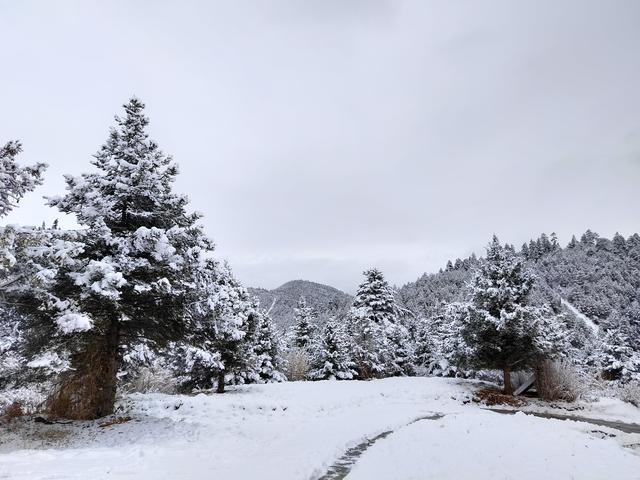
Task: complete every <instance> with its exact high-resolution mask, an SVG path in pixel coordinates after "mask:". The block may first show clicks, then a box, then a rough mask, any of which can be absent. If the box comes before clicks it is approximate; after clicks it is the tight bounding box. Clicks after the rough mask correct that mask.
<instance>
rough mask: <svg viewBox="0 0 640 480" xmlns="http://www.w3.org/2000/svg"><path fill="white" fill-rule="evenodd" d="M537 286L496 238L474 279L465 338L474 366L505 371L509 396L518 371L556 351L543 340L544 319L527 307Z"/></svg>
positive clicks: (463, 323)
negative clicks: (512, 373)
mask: <svg viewBox="0 0 640 480" xmlns="http://www.w3.org/2000/svg"><path fill="white" fill-rule="evenodd" d="M533 285H534V277H533V275H532V274H531V273H530V272H529V271H527V270H526V268H525V266H524V263H523V261H522V260H521V259H520V258H519V257H518V256H517V255H516V254H515V253H514V252H513V251H512V250H511V249H510V248H505V247H502V246H501V245H500V242H499V241H498V238H497V237H496V236H494V237H493V240H492V241H491V243H490V244H489V247H488V248H487V256H486V258H485V259H484V261H482V262H481V263H480V266H479V268H478V271H477V273H476V275H475V277H474V280H473V287H472V288H473V290H472V299H471V303H470V304H469V307H468V311H467V314H466V315H465V316H463V320H462V328H461V335H462V338H463V340H464V342H465V344H466V347H467V352H466V353H467V360H468V361H469V362H470V363H471V364H472V365H473V366H477V367H480V368H499V369H501V370H502V371H503V376H504V390H505V393H506V394H511V393H512V386H511V371H512V370H513V369H514V368H524V367H525V366H527V365H530V364H531V363H532V362H534V361H535V360H536V359H537V358H538V356H540V355H543V354H545V353H551V352H550V351H549V352H545V351H543V350H542V349H543V348H544V349H549V350H553V349H555V348H556V345H555V344H553V342H552V341H551V337H549V338H546V337H545V338H542V337H540V333H541V331H542V327H543V316H544V315H543V311H541V309H540V308H538V307H535V306H533V305H531V304H530V302H529V296H530V293H531V290H532V288H533ZM544 313H546V312H544Z"/></svg>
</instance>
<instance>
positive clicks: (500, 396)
mask: <svg viewBox="0 0 640 480" xmlns="http://www.w3.org/2000/svg"><path fill="white" fill-rule="evenodd" d="M474 401H476V402H479V403H484V404H485V405H488V406H490V407H491V406H494V405H509V406H511V407H521V406H522V405H524V404H525V403H526V402H525V401H524V400H522V399H521V398H518V397H514V396H511V395H505V394H504V393H502V391H500V390H497V389H495V388H493V387H483V388H480V389H479V390H476V391H475V394H474Z"/></svg>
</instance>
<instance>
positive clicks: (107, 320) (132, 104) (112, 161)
mask: <svg viewBox="0 0 640 480" xmlns="http://www.w3.org/2000/svg"><path fill="white" fill-rule="evenodd" d="M124 109H125V116H124V117H123V118H119V117H116V126H115V128H112V129H111V132H110V135H109V138H108V140H107V142H106V143H105V144H104V145H103V146H102V147H101V148H100V150H99V151H98V153H97V154H96V155H95V160H93V161H92V164H93V165H94V166H95V167H96V169H97V171H96V172H94V173H87V174H82V175H81V176H80V177H72V176H67V177H66V182H67V193H66V195H65V196H63V197H60V198H51V199H49V204H50V205H52V206H55V207H57V208H58V209H59V210H60V211H61V212H63V213H67V214H74V215H75V216H76V219H77V221H78V223H79V224H80V225H81V226H82V230H80V231H79V232H78V234H77V236H78V240H79V241H80V242H81V244H82V247H81V251H80V252H76V254H74V255H73V256H72V257H73V261H72V262H69V264H67V265H64V266H62V267H61V268H58V269H57V270H56V271H54V272H51V273H52V275H53V278H51V279H49V287H50V289H49V293H50V296H51V298H48V299H45V300H43V299H40V298H33V302H32V305H33V306H34V309H35V310H38V311H41V312H46V315H41V316H40V317H39V318H40V325H39V331H40V332H46V334H48V335H49V337H50V338H51V339H55V338H59V337H64V338H65V339H66V340H67V341H66V346H67V347H68V359H67V362H68V364H69V367H70V369H69V370H67V372H65V374H64V375H63V376H62V378H61V379H60V382H59V388H58V390H57V392H56V393H55V394H54V395H53V397H52V399H51V402H50V405H51V406H52V408H54V409H55V410H57V411H56V413H58V414H60V415H63V416H68V417H74V418H97V417H101V416H103V415H107V414H109V413H111V412H112V411H113V405H114V400H115V391H116V375H117V373H118V369H119V367H120V360H121V359H120V353H121V350H122V347H123V346H125V345H127V344H130V343H137V342H140V341H141V340H143V339H144V340H146V341H147V342H148V344H149V345H151V346H156V345H165V344H167V343H168V342H170V341H174V340H181V339H183V338H184V337H185V335H186V332H188V331H189V330H190V328H191V325H190V320H191V316H190V315H186V314H185V313H186V311H187V306H188V305H191V304H192V303H193V302H195V301H197V300H199V299H197V298H194V296H195V295H196V294H197V289H195V288H194V282H195V279H196V278H197V276H198V275H199V272H200V271H201V270H202V269H203V268H206V264H207V262H206V258H207V256H208V255H209V252H210V251H211V250H212V248H213V245H212V244H211V242H210V241H209V240H208V239H207V238H206V236H205V235H204V234H203V233H202V230H201V228H200V227H199V226H198V225H197V223H196V222H197V220H198V218H199V216H198V215H197V214H190V213H187V211H186V205H187V203H188V200H187V198H186V197H184V196H181V195H177V194H176V193H174V192H173V189H172V186H173V181H174V179H175V176H176V174H177V173H178V169H177V167H176V165H175V164H174V162H173V160H172V158H171V157H168V156H166V155H164V154H163V153H162V152H161V151H160V149H159V148H158V146H157V145H156V144H155V143H154V142H153V141H151V140H149V138H148V134H147V132H146V128H147V125H148V119H147V117H146V116H145V115H144V105H143V104H142V102H140V101H139V100H138V99H136V98H132V99H131V100H130V101H129V102H128V103H127V104H126V105H124ZM42 274H43V275H46V274H47V272H46V271H43V273H42ZM52 300H55V301H52Z"/></svg>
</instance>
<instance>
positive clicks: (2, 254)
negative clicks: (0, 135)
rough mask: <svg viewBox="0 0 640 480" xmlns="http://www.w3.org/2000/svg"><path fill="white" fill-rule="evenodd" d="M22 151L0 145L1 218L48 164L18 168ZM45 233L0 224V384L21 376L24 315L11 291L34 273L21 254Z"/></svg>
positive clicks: (11, 145) (37, 182) (10, 144)
mask: <svg viewBox="0 0 640 480" xmlns="http://www.w3.org/2000/svg"><path fill="white" fill-rule="evenodd" d="M21 151H22V145H21V144H20V142H19V141H10V142H7V143H6V144H5V145H4V146H2V147H0V218H2V217H4V216H6V215H7V214H8V213H9V212H10V211H11V210H12V209H13V208H15V207H16V206H17V205H18V202H19V201H20V200H21V199H22V198H23V197H24V195H25V194H27V193H28V192H30V191H32V190H34V189H35V188H36V187H37V186H38V185H40V184H42V174H43V173H44V171H45V169H46V167H47V165H46V164H44V163H38V164H35V165H33V166H28V167H21V166H20V165H18V163H17V162H16V157H17V156H18V154H19V153H20V152H21ZM44 236H45V235H43V234H42V233H41V232H40V231H39V230H38V229H34V228H30V227H19V226H9V227H0V386H5V387H6V386H7V383H8V382H12V383H15V382H16V381H17V380H18V378H19V377H21V376H22V375H21V374H22V371H21V370H23V368H22V367H23V366H24V365H23V363H24V358H22V356H21V353H20V351H19V344H20V340H21V336H22V332H21V331H20V326H21V325H20V324H21V323H22V320H23V318H22V317H21V316H20V315H19V314H18V313H17V312H16V310H15V308H13V307H12V303H14V302H13V298H12V297H13V295H12V292H13V291H16V290H21V289H23V288H24V287H25V285H26V284H28V278H29V275H31V274H33V273H35V269H34V268H33V262H32V261H31V259H25V258H24V257H23V255H22V254H23V253H25V251H27V250H29V251H34V252H35V251H37V250H38V249H39V248H41V247H42V244H41V239H42V238H41V237H44Z"/></svg>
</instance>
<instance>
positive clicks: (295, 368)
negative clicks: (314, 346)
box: [284, 348, 309, 382]
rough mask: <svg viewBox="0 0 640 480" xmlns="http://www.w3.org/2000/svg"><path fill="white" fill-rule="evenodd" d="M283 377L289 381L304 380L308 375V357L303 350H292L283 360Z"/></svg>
mask: <svg viewBox="0 0 640 480" xmlns="http://www.w3.org/2000/svg"><path fill="white" fill-rule="evenodd" d="M284 363H285V375H286V376H287V378H288V379H289V380H290V381H293V382H295V381H298V380H306V378H307V374H308V373H309V355H308V354H307V352H306V350H304V349H303V348H292V349H291V350H289V352H287V354H286V356H285V359H284Z"/></svg>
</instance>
